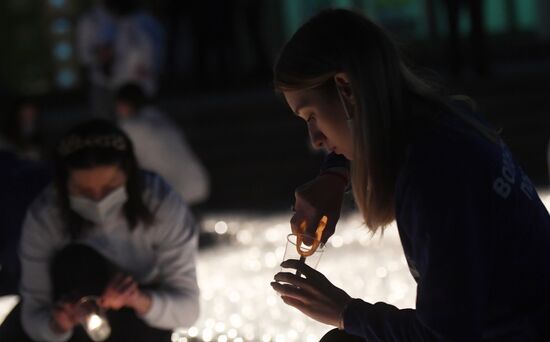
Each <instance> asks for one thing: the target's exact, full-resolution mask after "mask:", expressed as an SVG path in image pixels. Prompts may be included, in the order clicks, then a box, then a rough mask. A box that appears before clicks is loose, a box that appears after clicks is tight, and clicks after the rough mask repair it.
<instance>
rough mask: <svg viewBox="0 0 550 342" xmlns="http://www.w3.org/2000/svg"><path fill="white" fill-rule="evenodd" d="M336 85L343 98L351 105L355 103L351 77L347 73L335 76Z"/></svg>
mask: <svg viewBox="0 0 550 342" xmlns="http://www.w3.org/2000/svg"><path fill="white" fill-rule="evenodd" d="M334 83H335V84H336V87H337V88H338V91H339V92H340V94H342V96H343V97H344V98H345V99H346V100H347V101H349V102H350V103H351V104H354V103H355V99H354V97H353V91H352V89H351V83H350V81H349V76H348V74H346V73H345V72H339V73H337V74H335V75H334Z"/></svg>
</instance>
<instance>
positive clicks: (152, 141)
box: [115, 83, 210, 205]
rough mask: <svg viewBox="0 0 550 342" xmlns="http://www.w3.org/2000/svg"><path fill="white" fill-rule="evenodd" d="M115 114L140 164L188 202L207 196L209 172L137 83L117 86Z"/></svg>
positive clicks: (203, 199) (180, 134)
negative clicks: (158, 176) (161, 178)
mask: <svg viewBox="0 0 550 342" xmlns="http://www.w3.org/2000/svg"><path fill="white" fill-rule="evenodd" d="M115 113H116V118H117V120H118V123H119V125H120V127H121V128H122V130H123V131H124V132H126V134H128V136H129V137H130V139H131V140H132V143H133V144H134V150H135V153H136V157H137V160H138V163H139V165H140V166H141V167H142V168H144V169H146V170H151V171H154V172H156V173H158V174H159V175H160V176H162V177H163V178H164V179H165V180H166V181H167V182H168V183H169V184H170V185H171V186H172V187H173V188H174V190H176V191H177V192H179V194H180V195H181V196H182V197H183V199H184V200H185V201H186V203H188V204H190V205H194V204H199V203H201V202H203V201H205V200H206V199H207V198H208V195H209V192H210V184H209V179H208V173H207V172H206V169H205V168H204V166H203V165H202V164H201V162H200V160H199V158H197V156H196V155H195V154H194V153H193V150H192V149H191V147H190V146H189V144H188V142H187V141H186V139H185V135H184V133H183V132H182V131H181V130H180V129H178V127H177V125H176V124H175V123H174V122H172V121H171V120H170V119H169V118H168V117H167V116H166V115H164V114H163V113H162V112H161V111H160V110H159V109H157V108H156V107H155V106H153V105H151V104H150V103H149V101H148V99H147V96H146V94H145V92H144V91H143V90H142V88H141V87H140V86H139V84H137V83H128V84H125V85H123V86H122V87H121V88H119V90H118V92H117V95H116V106H115Z"/></svg>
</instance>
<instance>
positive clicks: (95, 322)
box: [88, 314, 103, 330]
mask: <svg viewBox="0 0 550 342" xmlns="http://www.w3.org/2000/svg"><path fill="white" fill-rule="evenodd" d="M102 325H103V320H102V319H101V317H99V316H98V315H96V314H92V315H90V318H88V330H96V329H97V328H99V327H101V326H102Z"/></svg>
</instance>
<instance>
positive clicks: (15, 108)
mask: <svg viewBox="0 0 550 342" xmlns="http://www.w3.org/2000/svg"><path fill="white" fill-rule="evenodd" d="M8 102H9V103H8V104H7V106H6V108H5V114H4V120H3V121H4V122H3V123H2V130H1V133H2V135H1V136H0V147H1V148H3V149H5V150H11V151H13V152H14V153H15V154H16V155H17V156H19V157H20V158H23V159H29V160H39V159H42V158H43V151H42V150H41V148H42V144H43V140H44V139H43V137H42V132H41V120H40V113H39V108H38V105H37V102H36V100H34V99H32V98H28V97H21V98H17V99H13V100H11V101H8Z"/></svg>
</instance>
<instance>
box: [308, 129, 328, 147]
mask: <svg viewBox="0 0 550 342" xmlns="http://www.w3.org/2000/svg"><path fill="white" fill-rule="evenodd" d="M308 130H309V139H310V141H311V146H313V148H314V149H316V150H318V149H321V148H323V146H324V145H325V135H324V134H323V133H322V132H321V131H320V130H318V129H316V128H315V127H312V126H309V127H308Z"/></svg>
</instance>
